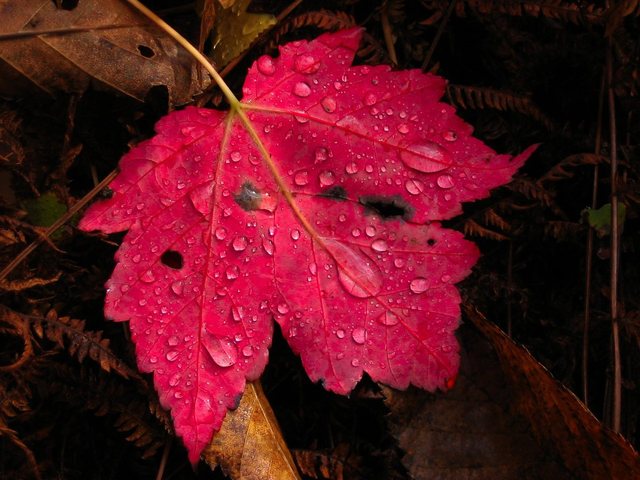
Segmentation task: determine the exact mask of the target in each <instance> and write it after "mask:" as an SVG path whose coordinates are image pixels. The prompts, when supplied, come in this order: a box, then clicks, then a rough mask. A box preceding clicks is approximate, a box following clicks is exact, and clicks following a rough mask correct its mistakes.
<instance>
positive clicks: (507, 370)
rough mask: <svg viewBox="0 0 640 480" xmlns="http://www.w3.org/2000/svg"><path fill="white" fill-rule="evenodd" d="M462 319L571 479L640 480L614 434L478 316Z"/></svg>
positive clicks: (631, 454)
mask: <svg viewBox="0 0 640 480" xmlns="http://www.w3.org/2000/svg"><path fill="white" fill-rule="evenodd" d="M465 313H466V315H467V317H468V318H469V319H470V320H471V321H472V322H473V324H474V325H475V326H476V327H477V328H478V330H480V332H482V334H483V335H484V336H485V337H486V338H487V339H488V340H489V342H490V343H491V345H492V346H493V348H494V350H495V352H496V354H497V355H498V359H499V361H500V365H501V366H502V371H503V372H504V374H505V376H506V378H507V380H508V382H509V383H510V386H511V389H512V392H513V397H512V398H511V402H512V403H513V405H514V407H515V408H517V410H518V411H519V412H520V413H521V414H522V415H523V416H524V417H525V418H526V419H527V420H528V422H529V424H530V426H531V431H532V432H533V435H534V436H535V438H536V439H537V441H538V443H539V444H541V445H543V447H544V448H545V449H546V450H547V451H548V452H553V454H554V455H556V456H557V457H558V458H560V460H561V461H562V463H563V464H564V466H565V468H566V469H567V470H568V471H569V472H570V473H571V474H572V475H573V478H580V479H584V480H601V479H604V478H606V479H611V480H628V479H631V478H640V458H639V457H638V454H637V452H635V451H634V450H633V448H632V447H631V445H630V444H629V443H628V442H627V441H626V440H625V439H624V438H623V437H622V436H621V435H619V434H617V433H615V432H613V431H611V430H610V429H608V428H606V427H605V426H604V425H602V423H600V422H599V421H598V419H596V418H595V417H594V416H593V414H592V413H591V412H590V411H589V410H587V409H586V408H585V407H584V405H583V404H582V402H580V400H578V398H577V397H576V396H575V395H574V394H573V393H572V392H571V391H570V390H568V389H567V388H566V387H564V386H563V385H562V384H561V383H560V382H558V381H557V380H555V379H554V378H553V377H552V376H551V374H550V373H549V372H548V371H547V370H546V369H545V368H544V367H543V366H542V365H541V364H540V363H539V362H537V361H536V360H535V359H534V358H533V357H532V356H531V354H530V353H529V352H528V351H527V350H526V349H524V348H523V347H521V346H519V345H516V344H515V343H514V342H513V341H512V340H511V339H510V338H509V337H507V336H506V335H505V334H504V333H503V332H502V331H501V330H500V329H499V328H498V327H497V326H496V325H494V324H493V323H491V322H489V321H488V320H487V319H486V318H484V317H483V316H482V315H481V314H480V313H479V312H477V311H475V310H474V309H472V308H470V307H466V308H465Z"/></svg>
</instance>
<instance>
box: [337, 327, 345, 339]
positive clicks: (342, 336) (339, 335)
mask: <svg viewBox="0 0 640 480" xmlns="http://www.w3.org/2000/svg"><path fill="white" fill-rule="evenodd" d="M344 335H345V333H344V330H342V329H341V328H340V329H338V330H336V337H338V338H344Z"/></svg>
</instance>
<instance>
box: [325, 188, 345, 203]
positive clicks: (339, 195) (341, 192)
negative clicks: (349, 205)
mask: <svg viewBox="0 0 640 480" xmlns="http://www.w3.org/2000/svg"><path fill="white" fill-rule="evenodd" d="M320 196H321V197H327V198H333V199H334V200H338V201H343V200H346V199H347V191H346V190H345V189H344V187H341V186H339V185H337V186H335V187H331V188H328V189H326V190H325V191H324V192H322V193H321V194H320Z"/></svg>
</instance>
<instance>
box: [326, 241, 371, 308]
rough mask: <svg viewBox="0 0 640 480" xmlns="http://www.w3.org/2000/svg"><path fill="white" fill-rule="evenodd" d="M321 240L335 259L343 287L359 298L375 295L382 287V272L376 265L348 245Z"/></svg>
mask: <svg viewBox="0 0 640 480" xmlns="http://www.w3.org/2000/svg"><path fill="white" fill-rule="evenodd" d="M323 240H324V245H325V248H326V249H327V251H328V252H329V254H330V255H331V256H332V257H333V258H334V259H335V261H336V266H337V268H338V279H339V280H340V283H341V284H342V286H343V287H344V289H345V290H346V291H347V292H349V293H350V294H351V295H353V296H354V297H359V298H366V297H371V296H373V295H377V294H378V292H379V291H380V289H381V288H382V274H381V273H380V269H379V268H378V267H377V265H376V264H375V263H373V262H372V261H371V259H370V258H369V257H367V256H365V255H364V254H363V253H361V252H360V251H357V250H355V249H353V248H351V247H350V246H348V245H345V244H343V243H341V242H338V241H336V240H333V239H328V238H325V239H323Z"/></svg>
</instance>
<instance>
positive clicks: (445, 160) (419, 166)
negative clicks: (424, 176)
mask: <svg viewBox="0 0 640 480" xmlns="http://www.w3.org/2000/svg"><path fill="white" fill-rule="evenodd" d="M400 159H401V160H402V161H403V162H404V164H405V165H406V166H407V167H410V168H413V169H414V170H418V171H419V172H425V173H433V172H439V171H441V170H444V169H445V168H447V167H448V166H449V165H451V163H452V160H451V155H450V154H449V152H448V151H447V150H446V149H444V148H443V147H441V146H440V145H438V144H437V143H433V142H425V143H420V144H414V145H410V146H409V147H407V149H406V150H402V151H401V152H400Z"/></svg>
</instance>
